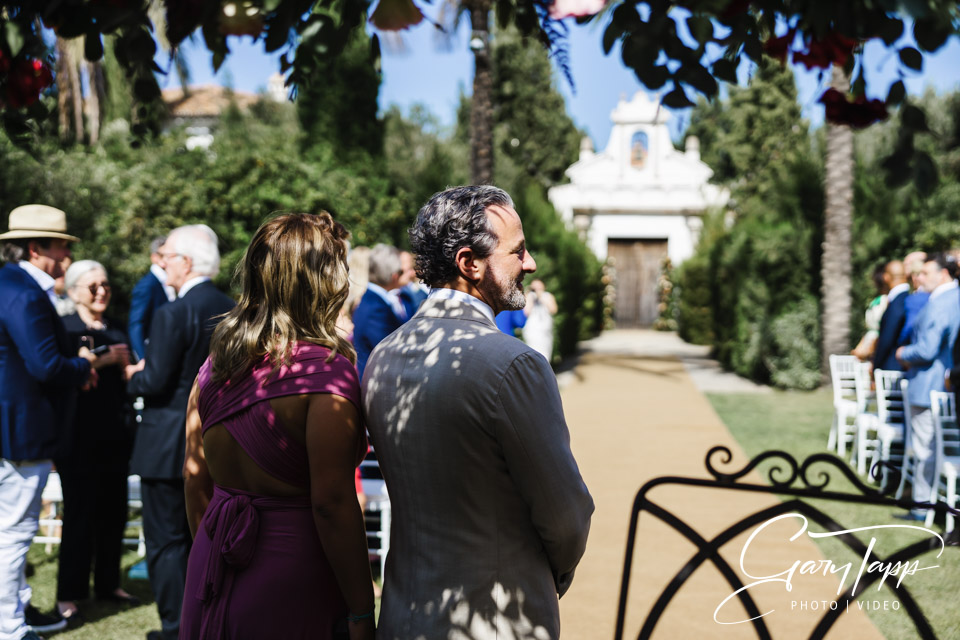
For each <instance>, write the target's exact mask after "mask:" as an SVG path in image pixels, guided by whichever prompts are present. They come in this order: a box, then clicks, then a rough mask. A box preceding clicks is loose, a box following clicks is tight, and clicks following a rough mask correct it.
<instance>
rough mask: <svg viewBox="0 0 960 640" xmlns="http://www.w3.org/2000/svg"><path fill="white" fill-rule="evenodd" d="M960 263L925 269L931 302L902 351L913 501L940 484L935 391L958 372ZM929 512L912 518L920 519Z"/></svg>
mask: <svg viewBox="0 0 960 640" xmlns="http://www.w3.org/2000/svg"><path fill="white" fill-rule="evenodd" d="M956 276H957V263H956V261H955V260H954V259H953V258H952V257H948V256H945V255H943V254H940V255H935V256H932V257H931V259H930V260H928V261H927V262H926V263H925V264H924V265H923V286H924V288H925V289H926V290H927V291H929V292H930V299H929V300H928V302H927V304H926V305H924V307H923V309H921V310H920V314H919V315H918V316H917V319H916V322H915V323H914V326H913V339H912V340H911V343H910V344H909V345H907V346H905V347H900V348H899V349H897V360H899V361H900V362H901V363H903V365H904V366H905V367H906V369H907V373H906V377H907V379H908V380H909V381H910V387H909V389H908V393H909V397H908V398H907V401H909V402H910V410H911V416H910V446H911V448H912V449H913V451H914V453H915V454H916V456H917V469H916V471H915V473H914V479H913V499H914V500H915V501H917V502H927V501H929V500H930V489H931V486H932V484H933V481H934V477H933V473H934V468H933V467H934V456H933V438H934V431H933V414H932V413H931V410H930V392H931V391H944V390H945V386H944V381H945V379H946V376H947V375H948V374H949V372H950V369H952V368H953V346H954V343H955V342H956V339H957V333H958V331H960V289H958V287H957V281H956ZM925 516H926V513H925V512H923V511H915V512H912V513H911V514H910V517H912V518H913V519H915V520H922V519H923V518H924V517H925Z"/></svg>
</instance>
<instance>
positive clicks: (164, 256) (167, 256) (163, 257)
mask: <svg viewBox="0 0 960 640" xmlns="http://www.w3.org/2000/svg"><path fill="white" fill-rule="evenodd" d="M157 255H158V256H160V259H161V260H164V261H166V260H173V259H174V258H186V257H187V256H185V255H183V254H182V253H158V254H157Z"/></svg>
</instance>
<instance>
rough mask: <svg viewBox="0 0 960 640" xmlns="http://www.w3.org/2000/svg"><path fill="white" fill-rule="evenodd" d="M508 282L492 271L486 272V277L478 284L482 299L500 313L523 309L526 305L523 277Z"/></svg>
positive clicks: (522, 274) (521, 275)
mask: <svg viewBox="0 0 960 640" xmlns="http://www.w3.org/2000/svg"><path fill="white" fill-rule="evenodd" d="M524 275H525V274H524V273H523V272H522V271H521V272H520V276H519V277H518V279H516V280H512V281H508V280H507V279H506V278H504V277H502V276H501V275H500V274H499V273H497V272H496V271H494V270H492V269H491V270H489V271H488V272H487V277H486V278H485V279H484V280H483V281H482V282H480V285H479V287H478V288H479V289H480V291H482V292H483V295H484V297H485V298H486V299H487V300H489V301H490V302H492V303H494V305H495V306H496V307H497V308H499V310H500V311H516V310H517V309H523V308H524V307H525V306H526V304H527V297H526V295H525V294H524V293H523V277H524Z"/></svg>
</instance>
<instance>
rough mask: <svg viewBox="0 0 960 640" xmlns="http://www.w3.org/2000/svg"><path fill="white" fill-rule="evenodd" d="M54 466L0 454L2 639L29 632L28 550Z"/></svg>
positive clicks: (43, 461) (0, 634)
mask: <svg viewBox="0 0 960 640" xmlns="http://www.w3.org/2000/svg"><path fill="white" fill-rule="evenodd" d="M51 467H52V464H51V463H50V461H49V460H39V461H37V460H34V461H30V462H22V463H15V462H12V461H10V460H4V459H2V458H0V640H20V638H22V637H23V636H24V635H25V634H26V633H27V624H26V622H25V621H24V617H23V616H24V609H25V608H26V606H27V605H28V604H30V595H31V593H30V587H29V586H28V585H27V575H26V569H27V550H28V549H30V543H31V542H32V541H33V536H34V535H36V533H37V520H38V519H39V518H40V497H41V495H42V494H43V488H44V487H45V486H46V484H47V476H49V475H50V469H51Z"/></svg>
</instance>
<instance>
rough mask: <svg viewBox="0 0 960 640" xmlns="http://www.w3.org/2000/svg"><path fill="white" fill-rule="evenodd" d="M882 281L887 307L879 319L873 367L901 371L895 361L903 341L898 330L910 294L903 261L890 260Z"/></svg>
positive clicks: (903, 320) (902, 322) (903, 319)
mask: <svg viewBox="0 0 960 640" xmlns="http://www.w3.org/2000/svg"><path fill="white" fill-rule="evenodd" d="M883 282H884V283H885V284H886V285H887V288H888V290H889V292H888V293H887V309H886V311H884V312H883V317H882V318H881V319H880V335H879V336H878V337H877V342H876V346H875V347H874V352H873V368H874V369H875V370H876V369H886V370H890V371H902V370H903V367H902V366H901V365H900V363H899V362H897V348H898V347H900V346H901V345H902V344H903V342H902V341H901V340H900V332H901V331H902V330H903V324H904V322H905V321H906V301H907V298H908V296H909V295H910V283H909V282H907V273H906V270H905V269H904V267H903V263H902V262H900V261H899V260H891V261H890V262H888V263H887V264H886V266H885V267H884V269H883Z"/></svg>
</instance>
